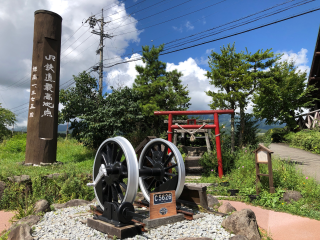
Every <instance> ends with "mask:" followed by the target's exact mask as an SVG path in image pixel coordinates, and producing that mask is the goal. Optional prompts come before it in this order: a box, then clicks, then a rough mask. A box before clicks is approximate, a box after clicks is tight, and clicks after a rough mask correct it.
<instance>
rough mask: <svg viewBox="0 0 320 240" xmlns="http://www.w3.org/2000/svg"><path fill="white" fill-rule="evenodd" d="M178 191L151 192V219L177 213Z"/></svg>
mask: <svg viewBox="0 0 320 240" xmlns="http://www.w3.org/2000/svg"><path fill="white" fill-rule="evenodd" d="M175 193H176V191H175V190H172V191H164V192H155V193H150V216H149V217H150V219H156V218H163V217H169V216H173V215H177V208H176V194H175Z"/></svg>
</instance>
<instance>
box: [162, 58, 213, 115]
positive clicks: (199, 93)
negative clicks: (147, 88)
mask: <svg viewBox="0 0 320 240" xmlns="http://www.w3.org/2000/svg"><path fill="white" fill-rule="evenodd" d="M174 69H177V70H178V71H180V72H182V73H183V77H182V78H181V80H182V84H183V85H188V90H189V96H190V97H191V100H190V102H191V104H192V105H191V106H190V107H189V110H210V107H209V106H208V104H210V101H211V97H209V96H207V95H206V93H205V92H204V91H208V90H211V91H217V89H215V88H214V87H213V86H212V85H210V84H209V79H207V77H205V76H204V75H205V73H206V70H205V69H202V68H200V67H199V66H198V64H197V62H196V61H195V59H193V58H188V59H187V60H186V61H184V62H179V64H178V65H175V64H173V63H167V71H172V70H174Z"/></svg>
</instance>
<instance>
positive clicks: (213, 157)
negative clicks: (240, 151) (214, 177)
mask: <svg viewBox="0 0 320 240" xmlns="http://www.w3.org/2000/svg"><path fill="white" fill-rule="evenodd" d="M220 133H221V135H220V140H221V155H222V156H221V157H222V168H223V172H224V173H229V172H230V171H231V169H233V168H234V163H235V158H236V154H235V153H231V138H230V135H227V134H226V133H225V131H224V130H223V127H222V126H221V127H220ZM211 147H212V151H211V152H209V153H208V152H205V153H204V154H203V155H202V157H201V158H200V162H199V163H200V165H201V166H202V167H203V173H204V175H205V176H208V175H210V173H214V174H217V173H218V158H217V150H216V149H217V148H216V139H215V137H212V138H211ZM211 170H213V171H211Z"/></svg>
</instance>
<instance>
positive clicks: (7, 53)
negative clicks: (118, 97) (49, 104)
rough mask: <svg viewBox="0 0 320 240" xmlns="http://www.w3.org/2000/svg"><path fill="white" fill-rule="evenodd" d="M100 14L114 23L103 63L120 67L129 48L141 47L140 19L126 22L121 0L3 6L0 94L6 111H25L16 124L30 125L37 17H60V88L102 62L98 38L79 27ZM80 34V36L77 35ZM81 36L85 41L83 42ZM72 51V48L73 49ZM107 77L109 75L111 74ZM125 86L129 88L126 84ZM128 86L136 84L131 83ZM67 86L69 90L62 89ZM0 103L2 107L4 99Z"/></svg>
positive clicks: (19, 1)
mask: <svg viewBox="0 0 320 240" xmlns="http://www.w3.org/2000/svg"><path fill="white" fill-rule="evenodd" d="M102 8H104V9H105V11H104V17H105V21H111V22H110V23H108V24H107V25H106V26H105V31H106V32H107V33H108V34H110V35H113V36H115V37H114V38H112V39H106V40H105V42H104V45H105V49H104V50H105V51H104V58H105V59H106V58H110V59H111V60H108V61H105V62H104V63H105V65H107V64H108V63H112V62H115V61H119V60H120V58H119V57H120V56H121V55H122V54H123V53H124V52H125V49H126V48H127V47H128V45H129V43H130V42H135V43H139V41H140V39H139V33H140V32H139V31H138V30H137V29H136V25H137V22H136V19H135V18H134V17H133V16H128V14H127V12H126V5H125V3H120V1H118V0H95V1H92V0H78V1H71V0H56V1H53V0H42V1H30V0H14V1H11V0H4V1H1V8H0V25H1V28H0V35H1V36H6V37H5V38H0V44H1V45H2V46H7V47H6V48H2V49H1V54H0V62H1V64H0V71H1V81H0V91H1V95H2V97H3V98H4V99H5V101H4V102H5V103H7V104H6V106H4V107H6V108H8V109H13V108H15V107H18V106H20V105H22V106H21V107H19V108H15V109H13V111H14V112H16V113H17V114H18V117H17V120H18V124H22V123H24V124H25V123H26V121H27V113H28V104H25V105H23V104H24V103H27V102H29V98H30V89H29V88H30V74H31V58H32V50H33V49H32V47H33V30H34V12H35V11H36V10H39V9H46V10H49V11H53V12H56V13H58V14H59V15H61V17H62V40H61V42H62V48H61V52H63V53H62V54H61V66H60V85H62V84H63V83H65V82H67V81H68V80H70V79H72V75H78V73H79V72H82V71H84V70H86V69H88V68H89V67H91V66H93V65H94V64H96V63H97V62H98V61H99V56H98V55H96V53H95V51H96V49H97V48H98V45H99V37H98V36H97V35H94V34H92V33H90V32H91V29H89V28H88V26H87V25H88V24H85V25H84V26H82V27H81V28H80V29H79V27H80V26H81V25H82V22H84V21H85V20H86V19H87V18H88V17H89V16H91V15H92V14H97V15H96V18H100V17H101V14H100V13H101V9H102ZM128 23H130V24H128ZM126 24H128V25H126ZM77 29H79V30H78V31H77V32H76V33H75V34H74V32H75V31H76V30H77ZM96 30H98V28H97V27H96ZM127 32H130V33H128V34H123V35H121V33H127ZM73 34H74V35H73ZM82 34H83V36H81V35H82ZM116 35H117V36H116ZM88 37H89V38H88ZM69 38H70V39H69ZM21 39H23V41H21ZM71 44H72V45H71ZM70 45H71V47H69V46H70ZM68 47H69V48H68ZM67 48H68V49H67ZM66 49H67V50H66ZM65 50H66V51H65ZM64 51H65V52H64ZM67 54H68V55H67ZM66 55H67V56H66ZM64 56H65V57H64ZM132 64H134V63H132ZM125 65H127V64H123V66H125ZM129 65H130V67H129V69H128V70H126V71H129V72H130V71H132V69H131V68H132V66H131V64H129ZM122 68H127V67H122ZM118 69H121V68H120V67H119V68H118ZM106 71H107V72H108V70H106ZM130 74H131V73H130ZM125 80H126V82H127V79H125ZM130 81H131V82H132V80H130ZM13 84H15V85H13ZM11 85H13V86H11ZM9 86H11V87H9ZM65 86H67V85H64V86H62V87H65ZM0 101H1V102H2V99H0ZM59 107H62V106H59Z"/></svg>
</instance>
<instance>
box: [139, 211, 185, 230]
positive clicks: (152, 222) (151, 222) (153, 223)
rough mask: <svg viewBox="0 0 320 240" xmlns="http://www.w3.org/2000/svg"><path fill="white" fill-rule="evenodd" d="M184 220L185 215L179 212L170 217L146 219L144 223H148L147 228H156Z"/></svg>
mask: <svg viewBox="0 0 320 240" xmlns="http://www.w3.org/2000/svg"><path fill="white" fill-rule="evenodd" d="M183 220H184V216H183V214H182V213H178V214H177V215H174V216H170V217H163V218H157V219H149V218H147V219H144V220H143V223H144V224H146V226H145V227H146V228H148V229H150V228H155V227H159V226H162V225H166V224H170V223H175V222H180V221H183Z"/></svg>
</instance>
